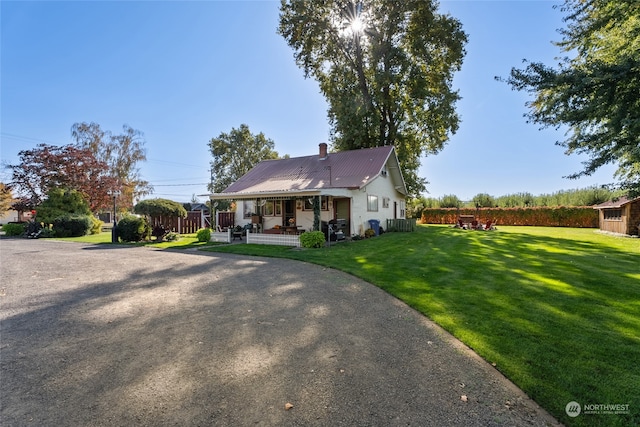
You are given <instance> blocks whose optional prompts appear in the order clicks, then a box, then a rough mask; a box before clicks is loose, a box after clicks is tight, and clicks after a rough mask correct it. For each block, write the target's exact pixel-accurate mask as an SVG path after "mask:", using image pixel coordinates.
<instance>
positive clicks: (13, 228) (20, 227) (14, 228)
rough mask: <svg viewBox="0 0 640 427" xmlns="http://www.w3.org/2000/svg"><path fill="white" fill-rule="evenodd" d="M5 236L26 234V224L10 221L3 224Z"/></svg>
mask: <svg viewBox="0 0 640 427" xmlns="http://www.w3.org/2000/svg"><path fill="white" fill-rule="evenodd" d="M2 230H3V231H4V234H5V236H22V235H23V234H24V224H17V223H15V222H14V223H9V224H5V225H3V226H2Z"/></svg>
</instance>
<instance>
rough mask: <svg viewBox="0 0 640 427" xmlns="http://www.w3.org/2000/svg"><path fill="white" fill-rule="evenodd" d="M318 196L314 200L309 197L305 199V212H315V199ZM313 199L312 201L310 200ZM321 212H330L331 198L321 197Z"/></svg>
mask: <svg viewBox="0 0 640 427" xmlns="http://www.w3.org/2000/svg"><path fill="white" fill-rule="evenodd" d="M315 197H316V196H313V198H311V197H307V198H306V199H304V206H303V208H302V209H303V210H305V211H312V210H313V199H314V198H315ZM309 199H311V200H309ZM320 210H321V211H328V210H329V196H321V197H320Z"/></svg>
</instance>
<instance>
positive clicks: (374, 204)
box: [367, 194, 378, 212]
mask: <svg viewBox="0 0 640 427" xmlns="http://www.w3.org/2000/svg"><path fill="white" fill-rule="evenodd" d="M367 210H368V211H369V212H378V196H372V195H370V194H369V195H367Z"/></svg>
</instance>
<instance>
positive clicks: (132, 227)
mask: <svg viewBox="0 0 640 427" xmlns="http://www.w3.org/2000/svg"><path fill="white" fill-rule="evenodd" d="M116 233H117V236H118V237H119V238H120V240H122V241H123V242H139V241H140V240H143V239H144V238H146V237H147V236H148V235H149V224H148V222H147V220H146V219H145V218H143V217H138V216H134V215H127V216H125V217H123V218H122V219H121V220H120V221H119V222H118V224H117V226H116Z"/></svg>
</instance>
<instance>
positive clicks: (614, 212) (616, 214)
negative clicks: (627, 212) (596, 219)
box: [604, 209, 622, 221]
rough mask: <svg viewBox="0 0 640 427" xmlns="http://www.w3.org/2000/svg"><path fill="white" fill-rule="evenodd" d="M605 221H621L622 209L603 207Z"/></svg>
mask: <svg viewBox="0 0 640 427" xmlns="http://www.w3.org/2000/svg"><path fill="white" fill-rule="evenodd" d="M604 219H605V221H622V209H605V210H604Z"/></svg>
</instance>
